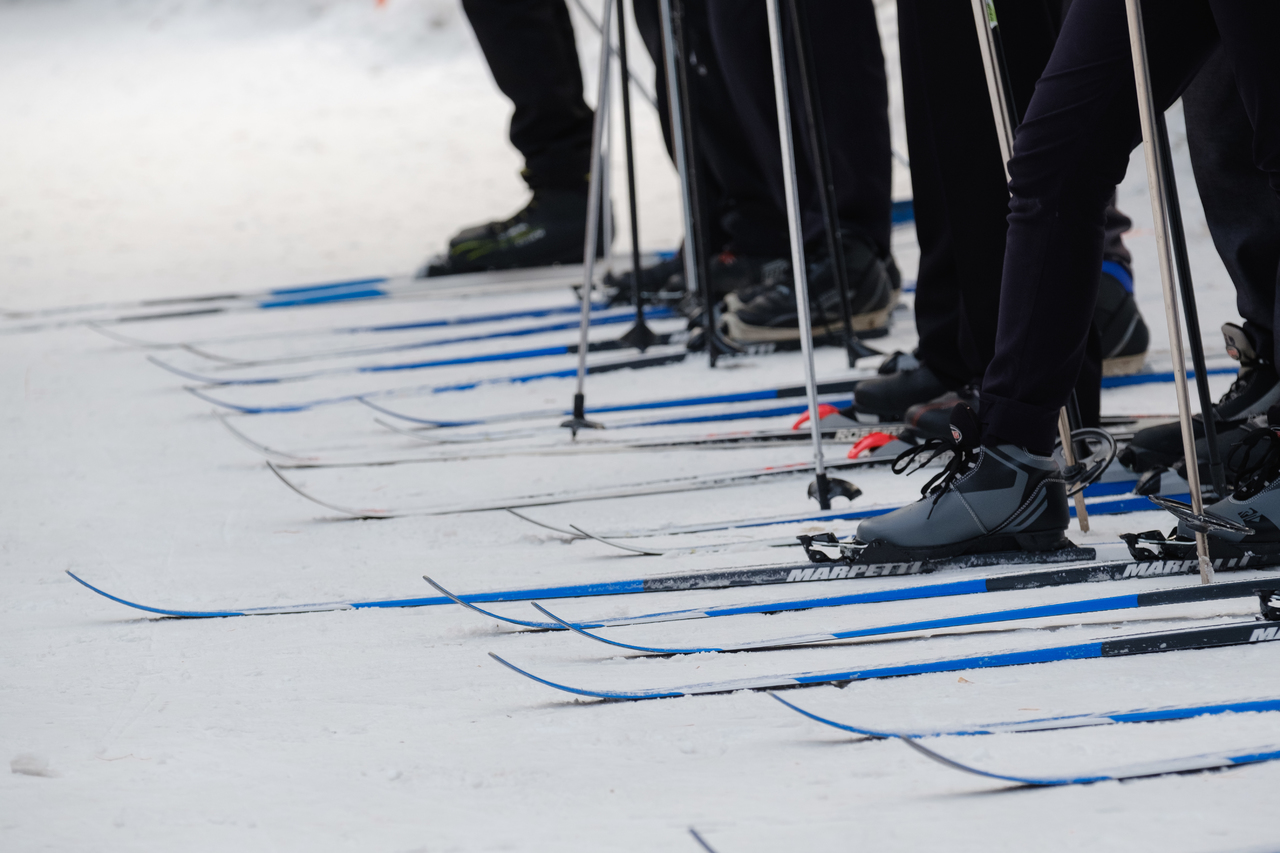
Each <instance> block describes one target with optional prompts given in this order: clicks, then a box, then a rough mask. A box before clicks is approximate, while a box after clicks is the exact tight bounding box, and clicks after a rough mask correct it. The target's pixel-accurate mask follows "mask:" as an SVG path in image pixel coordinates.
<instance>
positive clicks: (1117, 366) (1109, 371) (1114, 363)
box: [1102, 352, 1147, 376]
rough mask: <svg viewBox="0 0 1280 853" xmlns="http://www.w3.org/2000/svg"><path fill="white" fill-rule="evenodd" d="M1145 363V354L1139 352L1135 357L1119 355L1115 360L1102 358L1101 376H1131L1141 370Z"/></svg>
mask: <svg viewBox="0 0 1280 853" xmlns="http://www.w3.org/2000/svg"><path fill="white" fill-rule="evenodd" d="M1146 363H1147V354H1146V353H1145V352H1140V353H1138V354H1137V355H1119V356H1116V357H1115V358H1104V359H1103V360H1102V375H1103V376H1132V375H1133V374H1135V373H1137V372H1138V371H1140V370H1142V368H1143V367H1144V366H1146Z"/></svg>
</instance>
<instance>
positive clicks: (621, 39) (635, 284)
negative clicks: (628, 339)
mask: <svg viewBox="0 0 1280 853" xmlns="http://www.w3.org/2000/svg"><path fill="white" fill-rule="evenodd" d="M618 61H619V64H621V66H622V79H623V81H626V80H627V79H629V78H630V76H631V71H630V65H629V64H628V62H627V14H626V8H625V6H624V5H623V0H618ZM630 88H631V87H630V86H627V85H625V82H624V84H623V86H622V140H623V147H624V148H625V149H626V154H627V205H628V209H629V211H630V214H631V298H632V300H633V301H634V302H635V305H636V326H637V328H638V327H640V326H643V325H644V299H643V298H642V297H641V294H640V219H639V214H638V213H637V210H638V205H637V203H636V161H635V151H634V147H633V143H632V137H631V96H630V94H629V93H628V90H629V89H630Z"/></svg>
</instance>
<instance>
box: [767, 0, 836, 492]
mask: <svg viewBox="0 0 1280 853" xmlns="http://www.w3.org/2000/svg"><path fill="white" fill-rule="evenodd" d="M765 8H766V12H767V14H768V16H769V46H770V47H771V51H770V53H771V56H772V59H773V97H774V101H775V102H776V106H777V110H778V141H779V143H780V144H781V147H782V185H783V189H784V191H785V194H786V200H787V226H788V230H789V232H790V236H791V266H792V270H793V273H794V277H795V289H796V315H797V319H798V322H799V327H800V328H799V332H800V349H801V358H802V360H803V361H804V378H805V386H806V390H807V391H808V397H809V431H810V433H811V434H812V436H813V464H814V473H815V474H816V476H817V484H818V495H817V497H818V504H819V506H821V507H822V508H823V509H830V508H831V500H830V497H829V496H828V490H827V472H826V467H825V465H824V464H823V462H824V460H823V458H822V428H821V426H819V424H818V420H819V414H818V387H817V381H816V379H815V376H814V366H813V328H812V325H811V322H810V318H809V282H808V277H807V275H806V271H805V263H804V230H803V226H802V224H801V219H800V197H799V194H798V193H797V187H796V151H795V144H794V140H793V139H792V135H791V104H790V102H789V101H788V98H787V70H786V60H785V58H784V56H783V53H782V17H781V15H780V14H779V10H778V0H765Z"/></svg>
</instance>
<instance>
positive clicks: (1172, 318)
mask: <svg viewBox="0 0 1280 853" xmlns="http://www.w3.org/2000/svg"><path fill="white" fill-rule="evenodd" d="M1125 12H1126V13H1127V15H1128V19H1129V47H1130V50H1131V52H1132V54H1133V76H1134V83H1135V85H1136V87H1137V93H1138V117H1139V119H1140V121H1141V124H1142V140H1143V151H1144V153H1145V155H1146V161H1147V185H1148V188H1149V190H1150V193H1151V216H1152V219H1153V220H1154V224H1155V232H1156V254H1157V255H1158V256H1159V259H1160V283H1161V286H1162V288H1163V291H1164V313H1165V320H1166V321H1167V322H1168V325H1169V352H1170V354H1171V356H1172V357H1173V387H1174V390H1175V392H1176V393H1177V397H1178V422H1179V424H1180V425H1181V426H1182V450H1183V453H1184V454H1185V455H1186V460H1187V466H1186V468H1187V483H1188V484H1189V485H1190V486H1191V509H1192V511H1193V512H1194V513H1196V515H1203V514H1204V496H1203V495H1201V494H1200V466H1199V465H1197V464H1196V438H1195V430H1194V427H1193V426H1192V422H1191V400H1190V394H1189V392H1188V389H1187V373H1186V363H1187V362H1186V356H1185V354H1184V353H1183V349H1182V321H1181V318H1180V317H1179V315H1178V298H1177V294H1176V293H1175V289H1174V277H1173V258H1172V254H1171V252H1170V246H1169V233H1168V227H1167V226H1168V218H1167V217H1168V211H1169V200H1168V197H1167V195H1166V191H1167V189H1168V188H1169V186H1170V184H1169V182H1168V180H1167V179H1166V178H1165V172H1166V171H1167V170H1168V168H1169V165H1170V164H1169V163H1168V162H1166V161H1165V160H1164V158H1163V157H1162V156H1161V155H1162V153H1163V152H1162V151H1161V150H1160V144H1159V141H1158V140H1157V138H1156V116H1157V115H1158V113H1159V109H1158V108H1157V106H1156V102H1155V96H1154V94H1153V93H1152V91H1151V71H1150V67H1149V66H1148V64H1147V41H1146V34H1145V32H1144V29H1143V26H1142V5H1141V2H1140V0H1125ZM1209 414H1210V415H1211V414H1212V413H1209ZM1206 419H1207V418H1206ZM1196 555H1197V556H1198V557H1199V562H1200V580H1201V582H1203V583H1213V564H1212V563H1210V562H1209V541H1208V538H1207V537H1206V535H1205V534H1204V533H1202V532H1198V533H1196Z"/></svg>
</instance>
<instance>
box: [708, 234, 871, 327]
mask: <svg viewBox="0 0 1280 853" xmlns="http://www.w3.org/2000/svg"><path fill="white" fill-rule="evenodd" d="M845 243H846V245H845V262H846V266H847V268H848V271H849V278H850V282H851V284H852V290H853V294H852V302H851V304H850V306H849V308H850V319H851V321H852V326H853V331H855V332H869V331H874V330H881V329H886V328H887V327H888V323H889V314H890V313H891V312H892V311H893V286H892V283H891V282H890V279H889V274H888V272H887V271H886V270H885V265H884V262H883V261H881V260H880V258H878V257H877V256H876V253H875V250H874V249H873V248H872V247H871V245H870V243H869V242H867V241H865V240H862V239H860V238H857V237H850V238H847V239H846V241H845ZM791 279H792V276H791V275H787V276H786V280H785V281H781V280H780V281H777V282H775V283H773V284H770V285H769V286H767V287H763V286H762V289H761V291H760V292H759V293H756V294H755V295H753V297H752V298H751V300H750V301H749V302H746V303H745V304H743V305H742V306H741V307H739V308H737V309H736V310H732V311H728V312H727V313H726V314H725V315H724V326H723V329H722V334H724V336H725V337H726V338H727V339H728V340H730V341H731V342H734V343H740V344H754V343H766V342H775V343H783V342H792V341H798V340H799V339H800V330H799V315H798V312H797V308H796V297H795V286H794V284H793V282H792V280H791ZM809 307H810V319H811V321H812V324H813V336H814V339H815V340H818V339H821V338H830V339H833V340H838V339H839V337H840V336H841V335H843V332H844V320H843V317H842V316H841V305H840V293H839V289H838V288H837V287H836V284H835V273H834V270H833V268H832V264H831V261H830V259H829V258H828V259H823V260H821V261H819V262H817V263H814V264H812V265H811V267H810V270H809Z"/></svg>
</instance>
